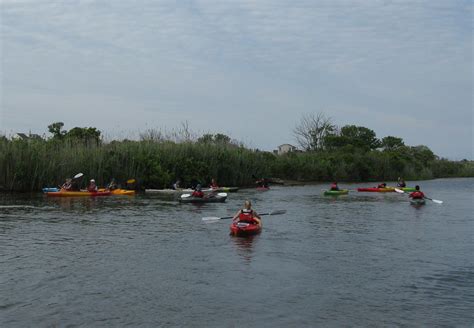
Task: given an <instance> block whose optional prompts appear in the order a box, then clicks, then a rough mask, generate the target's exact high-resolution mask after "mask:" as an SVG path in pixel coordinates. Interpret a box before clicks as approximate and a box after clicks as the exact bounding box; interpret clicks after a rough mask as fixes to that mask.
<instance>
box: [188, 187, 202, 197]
mask: <svg viewBox="0 0 474 328" xmlns="http://www.w3.org/2000/svg"><path fill="white" fill-rule="evenodd" d="M191 196H192V197H197V198H204V193H203V192H202V190H201V185H200V184H198V185H197V186H196V189H195V190H194V191H193V193H192V194H191Z"/></svg>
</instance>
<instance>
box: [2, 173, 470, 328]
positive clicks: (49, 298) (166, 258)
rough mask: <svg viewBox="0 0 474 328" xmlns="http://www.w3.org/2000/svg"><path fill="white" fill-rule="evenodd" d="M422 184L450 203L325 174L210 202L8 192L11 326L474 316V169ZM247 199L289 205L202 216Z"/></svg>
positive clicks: (5, 251)
mask: <svg viewBox="0 0 474 328" xmlns="http://www.w3.org/2000/svg"><path fill="white" fill-rule="evenodd" d="M420 184H421V185H422V188H423V189H424V191H425V192H426V194H427V195H428V196H430V197H432V198H435V199H441V200H443V201H444V204H442V205H438V204H434V203H432V202H429V203H427V205H426V206H424V207H420V208H415V207H412V206H410V205H409V203H408V201H407V198H406V196H405V195H399V194H396V193H390V194H368V193H357V192H353V193H351V194H349V195H348V196H341V197H339V198H333V197H324V196H322V190H323V189H324V188H325V187H326V186H323V185H316V186H305V187H275V188H273V189H272V190H270V191H268V192H256V191H254V190H244V191H242V192H239V193H235V194H230V197H229V199H228V202H227V203H225V204H208V205H204V206H196V205H191V204H182V205H180V204H177V203H176V202H175V201H174V200H173V199H172V198H162V197H159V196H156V195H138V196H135V197H114V198H112V197H108V198H107V197H105V198H97V199H46V198H45V197H43V196H42V195H32V196H31V195H20V196H18V195H14V196H11V195H1V196H0V326H1V327H24V326H35V327H51V326H58V327H66V326H67V327H75V326H84V327H86V326H88V327H89V326H111V327H117V326H125V325H129V326H144V327H152V326H202V327H234V326H235V327H240V326H246V327H248V326H254V327H289V326H291V327H304V326H341V325H346V326H347V325H350V326H353V325H356V326H381V325H385V326H387V325H388V326H393V325H397V326H398V325H408V326H437V325H440V326H441V325H446V326H472V325H473V323H474V312H473V307H474V256H473V254H474V237H473V236H474V224H473V207H474V205H473V196H472V192H473V190H474V188H473V187H474V179H450V180H435V181H424V182H420ZM342 186H343V185H342ZM366 186H369V185H366ZM349 187H350V188H355V187H356V186H349ZM245 199H251V200H253V202H254V207H255V208H256V209H257V210H258V211H260V212H266V211H268V210H272V209H286V210H287V211H288V212H287V214H285V215H280V216H272V217H264V229H263V232H262V234H261V235H259V236H256V237H254V238H252V239H242V238H235V237H231V236H229V235H228V229H229V221H228V220H226V221H224V220H223V221H218V222H215V223H208V224H203V223H202V221H201V218H202V217H204V216H225V215H231V214H233V213H234V212H235V211H236V210H237V209H238V208H239V206H240V205H241V203H242V202H243V201H244V200H245Z"/></svg>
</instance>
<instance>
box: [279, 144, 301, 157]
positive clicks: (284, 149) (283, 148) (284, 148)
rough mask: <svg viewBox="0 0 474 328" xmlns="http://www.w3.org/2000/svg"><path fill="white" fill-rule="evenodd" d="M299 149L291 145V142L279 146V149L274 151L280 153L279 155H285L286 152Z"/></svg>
mask: <svg viewBox="0 0 474 328" xmlns="http://www.w3.org/2000/svg"><path fill="white" fill-rule="evenodd" d="M297 150H298V149H297V148H296V147H295V146H293V145H290V144H283V145H280V146H278V149H277V150H275V151H274V153H275V154H278V155H283V154H286V153H292V152H295V151H297Z"/></svg>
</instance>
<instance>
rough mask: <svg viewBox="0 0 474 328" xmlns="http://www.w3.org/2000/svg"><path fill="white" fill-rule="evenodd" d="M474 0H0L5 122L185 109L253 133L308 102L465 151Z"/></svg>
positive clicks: (450, 150)
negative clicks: (473, 0)
mask: <svg viewBox="0 0 474 328" xmlns="http://www.w3.org/2000/svg"><path fill="white" fill-rule="evenodd" d="M472 17H473V3H472V1H470V0H465V1H464V0H393V1H390V0H288V1H286V0H260V1H256V0H242V1H222V0H196V1H192V0H180V1H155V0H137V1H131V0H129V1H127V0H123V1H112V0H102V1H92V0H63V1H59V0H0V59H1V65H0V132H1V133H3V134H7V135H9V134H13V133H15V132H29V131H31V132H32V133H39V134H43V133H46V132H47V126H48V125H49V124H50V123H52V122H56V121H62V122H64V123H65V128H66V129H70V128H73V127H75V126H80V127H88V126H93V127H97V128H98V129H99V130H101V131H102V132H103V133H104V135H106V136H107V137H108V138H133V137H137V136H138V133H139V132H140V131H142V132H143V131H145V130H147V129H162V130H171V129H174V128H177V127H179V126H180V125H181V124H182V123H183V122H185V121H187V122H188V124H189V127H190V128H191V129H192V130H193V131H195V132H196V133H197V134H201V133H208V132H210V133H217V132H220V133H225V134H227V135H229V136H231V137H232V138H234V139H237V140H240V141H242V142H244V143H245V144H246V145H247V146H249V147H252V148H260V149H264V150H272V149H275V148H276V147H277V146H278V145H280V144H282V143H292V144H295V138H294V135H293V129H294V127H295V126H296V125H297V124H298V122H299V120H300V118H301V117H302V116H303V115H304V114H307V113H315V114H316V113H320V112H322V113H324V114H325V115H326V116H329V117H331V118H332V119H333V121H334V123H336V124H337V125H339V126H343V125H346V124H355V125H359V126H365V127H368V128H371V129H373V130H374V131H375V132H376V133H377V136H378V137H379V138H382V137H384V136H388V135H392V136H398V137H402V138H403V140H404V141H405V143H406V144H408V145H412V146H415V145H427V146H428V147H430V148H431V149H432V150H433V151H434V152H435V153H436V154H437V155H439V156H442V157H447V158H450V159H463V158H467V159H474V156H473V153H474V149H473V144H474V142H473V126H474V121H473V98H472V97H473V91H474V89H473V79H474V68H473V43H474V42H473V40H474V39H473V26H472V21H473V18H472Z"/></svg>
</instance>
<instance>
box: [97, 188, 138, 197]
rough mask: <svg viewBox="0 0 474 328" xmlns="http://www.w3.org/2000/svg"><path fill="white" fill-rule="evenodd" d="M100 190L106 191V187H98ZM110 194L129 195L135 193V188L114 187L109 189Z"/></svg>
mask: <svg viewBox="0 0 474 328" xmlns="http://www.w3.org/2000/svg"><path fill="white" fill-rule="evenodd" d="M99 191H100V192H104V191H106V189H103V188H101V189H99ZM110 194H111V195H122V196H131V195H135V190H127V189H114V190H110Z"/></svg>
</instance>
